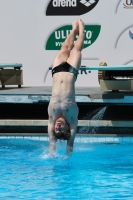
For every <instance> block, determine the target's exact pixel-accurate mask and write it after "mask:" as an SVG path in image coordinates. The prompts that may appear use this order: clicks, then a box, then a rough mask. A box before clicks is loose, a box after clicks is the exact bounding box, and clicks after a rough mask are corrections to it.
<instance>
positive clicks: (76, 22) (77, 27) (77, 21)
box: [72, 20, 79, 34]
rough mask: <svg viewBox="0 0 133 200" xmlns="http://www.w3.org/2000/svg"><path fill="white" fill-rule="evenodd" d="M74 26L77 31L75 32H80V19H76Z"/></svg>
mask: <svg viewBox="0 0 133 200" xmlns="http://www.w3.org/2000/svg"><path fill="white" fill-rule="evenodd" d="M72 27H73V30H74V31H75V33H76V34H78V33H79V20H75V21H74V22H73V23H72Z"/></svg>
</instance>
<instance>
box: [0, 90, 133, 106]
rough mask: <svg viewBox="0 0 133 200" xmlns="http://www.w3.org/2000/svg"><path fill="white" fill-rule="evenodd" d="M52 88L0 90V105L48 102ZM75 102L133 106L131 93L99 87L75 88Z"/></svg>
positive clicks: (132, 94) (132, 93)
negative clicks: (103, 89) (105, 89)
mask: <svg viewBox="0 0 133 200" xmlns="http://www.w3.org/2000/svg"><path fill="white" fill-rule="evenodd" d="M51 91H52V87H50V86H42V87H23V86H22V87H21V88H17V87H5V88H4V89H3V88H0V103H34V102H37V101H38V102H39V101H41V102H43V101H44V102H46V101H49V99H50V96H51ZM75 96H76V102H77V103H79V102H81V103H88V104H90V103H91V104H94V103H97V104H104V105H106V104H116V105H118V104H127V105H129V104H130V105H132V104H133V91H119V92H113V91H102V90H101V89H100V87H76V89H75Z"/></svg>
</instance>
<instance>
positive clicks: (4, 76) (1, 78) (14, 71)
mask: <svg viewBox="0 0 133 200" xmlns="http://www.w3.org/2000/svg"><path fill="white" fill-rule="evenodd" d="M21 68H22V64H0V85H2V88H4V87H5V86H6V85H18V87H19V88H20V87H21V85H23V71H22V69H21Z"/></svg>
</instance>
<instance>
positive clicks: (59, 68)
mask: <svg viewBox="0 0 133 200" xmlns="http://www.w3.org/2000/svg"><path fill="white" fill-rule="evenodd" d="M58 72H70V73H73V74H74V75H75V77H76V79H77V75H78V71H77V70H76V69H75V68H74V67H72V66H71V65H70V64H68V63H67V62H63V63H61V64H60V65H58V66H57V67H55V68H54V69H52V76H53V75H54V74H55V73H58Z"/></svg>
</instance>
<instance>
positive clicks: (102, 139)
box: [97, 137, 106, 142]
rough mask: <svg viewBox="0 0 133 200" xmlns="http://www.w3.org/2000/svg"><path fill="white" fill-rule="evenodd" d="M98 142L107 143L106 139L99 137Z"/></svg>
mask: <svg viewBox="0 0 133 200" xmlns="http://www.w3.org/2000/svg"><path fill="white" fill-rule="evenodd" d="M97 141H98V142H106V137H98V138H97Z"/></svg>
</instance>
